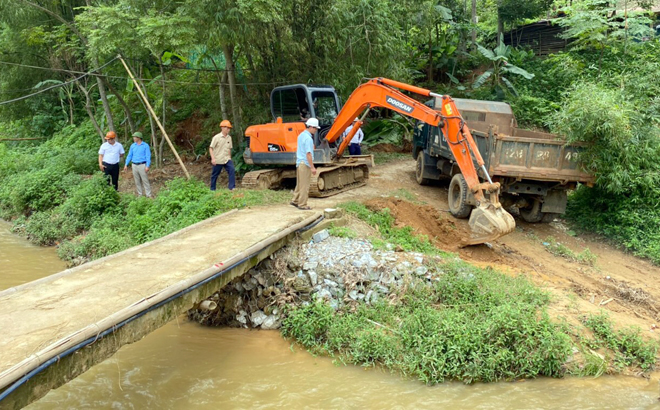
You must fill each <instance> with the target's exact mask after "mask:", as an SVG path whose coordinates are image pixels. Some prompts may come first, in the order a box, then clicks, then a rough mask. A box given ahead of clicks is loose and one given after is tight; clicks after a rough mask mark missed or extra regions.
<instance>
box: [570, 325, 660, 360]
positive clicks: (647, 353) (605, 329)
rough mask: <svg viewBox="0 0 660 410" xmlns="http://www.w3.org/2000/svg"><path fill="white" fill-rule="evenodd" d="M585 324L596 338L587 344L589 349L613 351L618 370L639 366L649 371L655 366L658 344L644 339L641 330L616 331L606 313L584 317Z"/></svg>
mask: <svg viewBox="0 0 660 410" xmlns="http://www.w3.org/2000/svg"><path fill="white" fill-rule="evenodd" d="M583 323H584V325H585V326H586V327H587V328H589V329H591V331H593V334H594V338H593V339H592V340H589V341H588V342H587V344H588V345H589V347H590V348H593V349H595V348H601V347H603V348H608V349H610V350H611V351H613V352H614V355H615V357H614V365H615V366H616V367H617V368H618V369H622V368H624V367H626V366H638V367H640V368H641V369H642V370H644V371H648V370H652V369H653V367H654V366H655V362H656V355H657V354H658V344H657V343H656V342H652V341H645V340H644V339H642V337H641V334H640V333H641V330H640V329H639V328H627V329H622V330H619V331H615V330H614V329H613V326H612V322H611V320H610V318H609V317H608V316H607V314H606V313H604V312H603V313H600V314H592V315H589V316H586V317H584V318H583Z"/></svg>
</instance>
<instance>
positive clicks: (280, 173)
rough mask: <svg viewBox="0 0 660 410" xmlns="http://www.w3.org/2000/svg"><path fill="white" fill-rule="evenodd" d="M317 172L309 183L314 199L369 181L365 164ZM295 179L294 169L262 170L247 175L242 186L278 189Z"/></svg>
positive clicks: (322, 168) (329, 168)
mask: <svg viewBox="0 0 660 410" xmlns="http://www.w3.org/2000/svg"><path fill="white" fill-rule="evenodd" d="M316 170H317V173H316V175H312V178H311V179H310V182H309V196H310V197H312V198H324V197H328V196H332V195H336V194H338V193H340V192H344V191H348V190H349V189H353V188H357V187H360V186H363V185H365V184H366V183H367V179H369V167H368V166H367V165H366V164H364V163H347V164H339V165H332V166H329V167H324V166H321V167H316ZM295 177H296V173H295V170H292V169H260V170H258V171H251V172H248V173H247V174H245V176H243V180H242V181H241V184H242V186H243V188H250V189H277V188H279V187H280V186H281V185H282V180H284V179H287V178H295Z"/></svg>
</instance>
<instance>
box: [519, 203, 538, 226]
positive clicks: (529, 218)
mask: <svg viewBox="0 0 660 410" xmlns="http://www.w3.org/2000/svg"><path fill="white" fill-rule="evenodd" d="M520 217H521V218H522V219H523V221H525V222H529V223H533V224H535V223H538V222H541V220H543V212H541V201H539V200H538V199H534V203H533V204H532V206H531V207H528V208H520Z"/></svg>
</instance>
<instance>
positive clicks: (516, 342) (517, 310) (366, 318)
mask: <svg viewBox="0 0 660 410" xmlns="http://www.w3.org/2000/svg"><path fill="white" fill-rule="evenodd" d="M435 269H437V270H438V272H442V275H441V276H440V279H439V280H438V281H437V283H435V284H433V285H429V286H419V287H415V288H409V289H408V290H407V291H405V293H404V294H403V295H401V297H400V299H398V300H397V301H396V302H393V303H387V302H381V303H378V304H375V305H360V307H359V308H358V309H357V310H356V311H355V312H352V313H349V312H345V311H341V310H340V311H334V310H333V309H332V308H331V307H330V306H328V305H325V304H323V303H321V302H317V303H315V304H310V305H309V306H305V307H301V308H298V309H296V310H293V311H292V312H290V314H289V316H288V318H287V319H286V320H285V321H284V323H283V328H282V331H283V334H284V335H285V336H287V337H292V338H294V339H295V340H296V341H297V342H298V343H300V344H301V345H303V346H305V347H306V348H308V349H310V350H312V351H313V352H316V353H321V354H327V355H331V356H335V357H337V358H338V359H339V360H340V361H342V362H344V363H352V364H358V365H362V366H376V365H378V366H383V367H385V368H388V369H390V370H393V371H398V372H401V373H402V374H404V375H406V376H409V377H413V378H416V379H419V380H421V381H423V382H425V383H428V384H435V383H440V382H443V381H445V380H461V381H463V382H465V383H472V382H477V381H483V382H489V381H496V380H513V379H518V378H530V377H537V376H541V375H544V376H550V377H558V376H561V375H562V374H563V373H564V368H563V364H564V362H565V361H566V359H567V358H568V356H569V354H570V353H571V339H570V337H569V336H568V335H567V334H566V333H565V332H564V330H563V329H562V326H559V325H557V324H554V323H552V321H551V320H550V319H549V317H548V314H547V312H546V310H545V309H546V306H547V304H548V302H549V297H548V294H546V293H545V292H543V291H540V290H538V289H537V288H535V287H534V286H533V285H532V284H531V283H529V282H528V281H527V280H525V279H524V278H521V277H518V278H512V277H508V276H505V275H503V274H500V273H497V272H495V271H492V270H490V269H479V268H476V267H473V266H470V265H468V264H465V263H462V262H451V263H446V264H442V265H440V266H437V267H436V268H435Z"/></svg>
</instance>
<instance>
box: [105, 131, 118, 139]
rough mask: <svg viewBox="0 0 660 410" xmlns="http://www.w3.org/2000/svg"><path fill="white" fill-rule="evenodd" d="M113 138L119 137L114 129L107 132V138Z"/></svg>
mask: <svg viewBox="0 0 660 410" xmlns="http://www.w3.org/2000/svg"><path fill="white" fill-rule="evenodd" d="M113 138H117V134H115V132H114V131H108V133H107V134H105V139H107V140H110V139H113Z"/></svg>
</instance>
